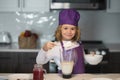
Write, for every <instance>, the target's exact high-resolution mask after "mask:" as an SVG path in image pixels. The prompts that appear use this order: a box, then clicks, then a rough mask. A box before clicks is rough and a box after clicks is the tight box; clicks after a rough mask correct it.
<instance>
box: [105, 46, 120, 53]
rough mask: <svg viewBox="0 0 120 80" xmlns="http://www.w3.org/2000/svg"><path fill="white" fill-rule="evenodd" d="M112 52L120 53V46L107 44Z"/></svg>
mask: <svg viewBox="0 0 120 80" xmlns="http://www.w3.org/2000/svg"><path fill="white" fill-rule="evenodd" d="M106 47H107V48H109V51H110V52H120V44H106Z"/></svg>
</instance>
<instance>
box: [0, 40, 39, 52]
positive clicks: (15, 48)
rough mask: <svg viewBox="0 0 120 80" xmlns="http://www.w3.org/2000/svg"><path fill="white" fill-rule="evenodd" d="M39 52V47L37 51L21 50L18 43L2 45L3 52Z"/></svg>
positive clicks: (0, 48) (0, 49)
mask: <svg viewBox="0 0 120 80" xmlns="http://www.w3.org/2000/svg"><path fill="white" fill-rule="evenodd" d="M39 50H40V48H39V47H37V48H36V49H19V46H18V43H17V42H14V43H11V44H5V45H4V44H2V45H0V51H1V52H38V51H39Z"/></svg>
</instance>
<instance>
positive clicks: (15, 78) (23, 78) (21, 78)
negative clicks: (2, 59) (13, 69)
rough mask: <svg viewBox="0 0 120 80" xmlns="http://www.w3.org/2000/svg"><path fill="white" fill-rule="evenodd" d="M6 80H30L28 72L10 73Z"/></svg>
mask: <svg viewBox="0 0 120 80" xmlns="http://www.w3.org/2000/svg"><path fill="white" fill-rule="evenodd" d="M8 80H30V75H29V74H10V75H8Z"/></svg>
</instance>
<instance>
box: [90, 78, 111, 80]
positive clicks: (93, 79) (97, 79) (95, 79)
mask: <svg viewBox="0 0 120 80" xmlns="http://www.w3.org/2000/svg"><path fill="white" fill-rule="evenodd" d="M90 80H112V79H110V78H92V79H90Z"/></svg>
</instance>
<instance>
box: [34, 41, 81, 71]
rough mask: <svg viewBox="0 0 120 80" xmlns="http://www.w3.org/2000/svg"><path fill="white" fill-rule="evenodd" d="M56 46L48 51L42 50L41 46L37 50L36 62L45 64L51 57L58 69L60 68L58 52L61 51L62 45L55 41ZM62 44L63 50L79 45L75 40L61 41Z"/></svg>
mask: <svg viewBox="0 0 120 80" xmlns="http://www.w3.org/2000/svg"><path fill="white" fill-rule="evenodd" d="M55 44H56V46H54V47H53V48H52V49H50V50H48V51H44V50H43V49H42V48H41V50H40V51H39V52H38V55H37V58H36V62H37V64H45V63H47V62H48V61H49V60H51V59H53V60H54V61H55V63H56V64H57V65H58V69H59V70H60V69H61V66H60V53H61V52H62V46H61V43H60V42H55ZM63 45H64V48H65V50H67V49H71V48H75V47H78V46H79V43H77V42H71V41H63Z"/></svg>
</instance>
